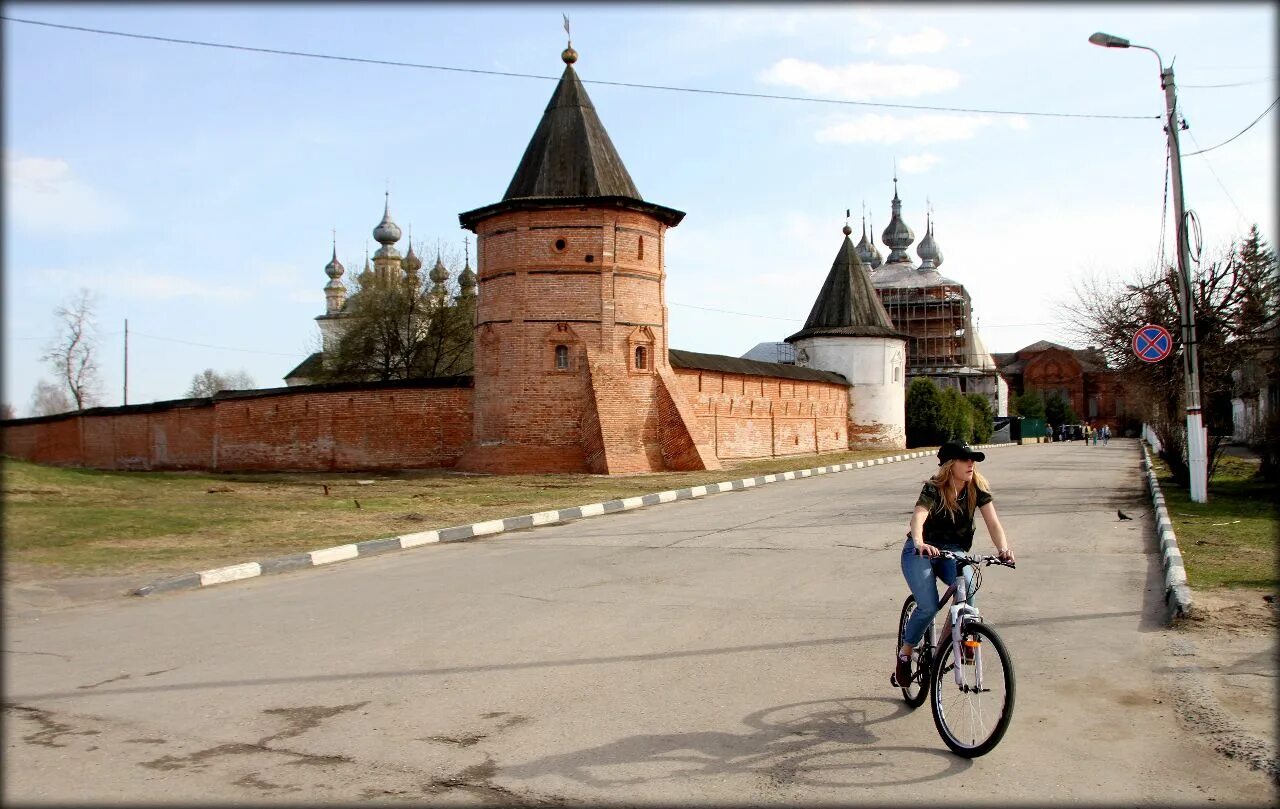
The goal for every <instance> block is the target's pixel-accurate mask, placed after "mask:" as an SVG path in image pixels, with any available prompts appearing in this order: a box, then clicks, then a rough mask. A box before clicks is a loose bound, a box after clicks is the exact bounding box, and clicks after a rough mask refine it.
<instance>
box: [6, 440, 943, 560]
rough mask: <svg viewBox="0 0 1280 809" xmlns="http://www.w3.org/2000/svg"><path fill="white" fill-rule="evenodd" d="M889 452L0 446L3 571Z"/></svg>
mask: <svg viewBox="0 0 1280 809" xmlns="http://www.w3.org/2000/svg"><path fill="white" fill-rule="evenodd" d="M920 449H925V448H923V447H922V448H920ZM892 454H894V453H893V452H891V451H886V450H856V451H850V452H836V453H829V454H825V455H801V456H795V457H792V458H783V459H769V460H763V461H752V462H748V463H742V464H738V465H735V466H733V467H732V468H726V469H724V470H721V471H718V472H679V473H657V474H643V475H627V476H607V475H467V474H461V473H457V472H452V471H449V470H422V471H406V472H397V473H367V474H354V473H272V474H210V473H185V472H101V471H94V470H85V469H65V468H59V467H51V466H40V465H37V464H32V463H27V462H25V461H18V460H12V459H9V458H4V459H3V464H2V472H3V475H2V477H0V480H2V482H3V496H4V523H3V525H4V555H5V564H6V578H14V577H15V576H25V575H30V576H34V577H58V576H71V575H75V576H99V575H102V576H107V575H119V574H135V573H136V574H152V575H160V574H167V573H187V572H191V571H195V570H206V569H209V568H214V567H221V566H223V565H231V564H237V563H240V562H251V561H259V560H263V559H271V558H275V557H278V556H285V555H288V554H291V553H300V552H304V551H313V550H319V549H321V548H328V547H332V546H334V545H343V544H346V543H348V542H361V541H364V540H368V539H377V538H380V537H390V536H397V535H400V534H407V533H412V532H415V531H425V530H429V529H434V528H447V527H449V526H453V525H465V524H468V523H472V522H480V521H482V520H492V519H499V518H502V517H513V516H518V515H521V514H530V513H534V512H538V511H548V510H551V509H558V508H567V507H571V506H578V505H584V504H586V503H597V502H602V501H605V500H612V499H615V498H621V497H634V496H637V495H641V494H649V493H650V492H660V491H666V490H669V489H680V488H684V487H687V486H699V485H702V484H705V483H717V482H720V481H724V480H737V479H739V478H746V477H755V476H758V475H767V474H772V473H774V472H784V471H790V470H795V469H808V468H812V467H815V466H828V465H832V464H838V463H846V462H849V461H854V460H865V459H868V458H882V457H885V456H887V455H892Z"/></svg>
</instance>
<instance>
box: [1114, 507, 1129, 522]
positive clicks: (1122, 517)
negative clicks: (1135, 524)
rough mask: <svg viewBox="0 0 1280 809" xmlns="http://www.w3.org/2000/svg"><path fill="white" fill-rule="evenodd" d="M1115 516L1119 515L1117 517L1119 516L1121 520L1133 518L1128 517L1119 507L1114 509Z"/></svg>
mask: <svg viewBox="0 0 1280 809" xmlns="http://www.w3.org/2000/svg"><path fill="white" fill-rule="evenodd" d="M1116 516H1117V517H1119V518H1120V519H1122V520H1132V519H1133V517H1130V516H1129V515H1128V514H1125V513H1124V512H1123V511H1121V510H1120V509H1116Z"/></svg>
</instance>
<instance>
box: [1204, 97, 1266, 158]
mask: <svg viewBox="0 0 1280 809" xmlns="http://www.w3.org/2000/svg"><path fill="white" fill-rule="evenodd" d="M1277 103H1280V96H1277V97H1276V100H1275V101H1272V102H1271V106H1269V107H1267V108H1266V109H1265V110H1263V111H1262V115H1259V116H1258V117H1257V118H1254V119H1253V124H1256V123H1258V122H1259V121H1261V120H1262V119H1263V118H1264V117H1265V116H1266V114H1267V113H1268V112H1271V110H1273V109H1275V106H1276V104H1277ZM1253 124H1249V125H1248V126H1246V127H1245V128H1244V129H1241V130H1240V131H1239V132H1237V133H1236V134H1234V135H1232V136H1231V137H1229V138H1227V139H1226V140H1224V141H1223V142H1222V143H1219V144H1218V145H1217V146H1210V147H1209V148H1208V149H1201V150H1200V151H1198V152H1192V153H1191V154H1185V155H1183V157H1195V156H1196V155H1198V154H1204V153H1205V152H1212V151H1213V150H1214V149H1217V148H1220V147H1222V146H1226V145H1227V144H1228V143H1230V142H1231V141H1233V140H1235V139H1236V138H1238V137H1240V136H1241V135H1243V134H1244V133H1246V132H1248V131H1249V130H1250V129H1253ZM1187 131H1188V132H1190V130H1187ZM1192 140H1195V138H1192ZM1196 145H1197V146H1199V145H1200V144H1198V143H1197V144H1196Z"/></svg>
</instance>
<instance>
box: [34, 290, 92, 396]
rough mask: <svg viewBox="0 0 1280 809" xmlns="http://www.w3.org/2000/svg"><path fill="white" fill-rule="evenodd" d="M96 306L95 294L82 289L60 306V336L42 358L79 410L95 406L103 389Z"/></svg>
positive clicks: (57, 313)
mask: <svg viewBox="0 0 1280 809" xmlns="http://www.w3.org/2000/svg"><path fill="white" fill-rule="evenodd" d="M96 304H97V301H96V299H95V297H94V295H93V293H91V292H90V291H89V290H88V289H84V288H81V289H80V291H79V292H78V293H76V295H75V296H73V297H72V298H70V299H68V300H67V301H66V302H65V303H63V304H61V305H60V306H58V308H57V309H55V310H54V315H55V316H56V317H57V318H58V321H59V331H58V335H57V336H56V337H54V339H53V342H51V343H50V344H49V346H48V348H47V349H45V353H44V355H43V356H42V357H41V359H42V360H44V361H45V362H47V363H49V366H50V367H51V368H52V369H53V371H54V373H55V374H56V375H57V377H58V380H59V381H60V382H61V383H62V384H64V385H65V386H66V388H67V392H68V393H70V394H71V398H72V399H74V400H75V409H76V410H84V409H85V408H86V407H89V406H92V405H93V404H95V403H96V400H97V396H98V388H99V386H100V380H99V378H98V341H97V336H96V335H95V334H94V331H95V323H94V308H95V306H96Z"/></svg>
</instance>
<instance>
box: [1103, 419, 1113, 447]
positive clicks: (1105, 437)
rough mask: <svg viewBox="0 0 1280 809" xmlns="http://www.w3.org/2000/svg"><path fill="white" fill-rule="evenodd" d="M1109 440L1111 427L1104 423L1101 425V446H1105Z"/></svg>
mask: <svg viewBox="0 0 1280 809" xmlns="http://www.w3.org/2000/svg"><path fill="white" fill-rule="evenodd" d="M1110 442H1111V428H1110V427H1109V426H1107V425H1106V424H1104V425H1102V446H1104V447H1105V446H1106V445H1107V444H1109V443H1110Z"/></svg>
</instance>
